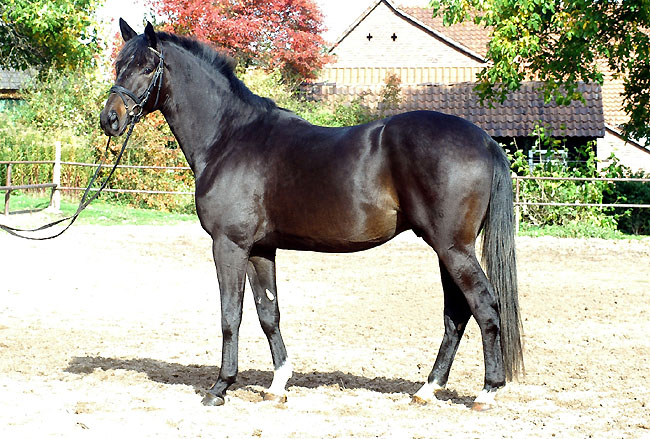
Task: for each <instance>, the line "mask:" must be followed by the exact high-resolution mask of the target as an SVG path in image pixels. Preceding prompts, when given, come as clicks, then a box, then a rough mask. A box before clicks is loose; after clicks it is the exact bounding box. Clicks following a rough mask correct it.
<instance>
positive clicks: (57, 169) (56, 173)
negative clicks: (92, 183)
mask: <svg viewBox="0 0 650 439" xmlns="http://www.w3.org/2000/svg"><path fill="white" fill-rule="evenodd" d="M43 164H49V165H53V166H54V168H53V173H52V174H53V181H52V183H42V184H31V185H17V186H16V185H13V186H12V184H11V169H12V166H13V165H43ZM0 165H6V166H7V179H6V180H7V184H6V186H0V191H6V192H7V193H6V194H5V209H4V213H5V215H7V214H8V212H9V197H10V194H11V191H14V190H21V189H46V188H51V189H52V190H53V191H54V193H53V196H52V203H51V207H52V208H54V209H57V210H58V209H59V201H58V200H59V193H60V192H61V191H70V192H75V191H83V190H85V189H86V188H82V187H70V186H61V181H60V176H61V166H62V165H65V166H81V167H96V166H97V164H92V163H79V162H63V161H61V144H60V142H56V153H55V160H26V161H0ZM102 166H103V167H112V166H113V165H108V164H107V165H102ZM117 168H118V169H151V170H159V171H170V170H172V171H187V170H190V168H189V167H188V166H142V165H118V166H117ZM512 178H513V180H514V183H515V184H514V186H515V187H514V192H515V194H514V195H515V199H514V204H515V213H516V216H517V225H518V224H519V218H520V214H521V207H522V206H557V207H560V206H570V207H599V208H604V207H623V208H640V209H647V208H650V204H629V203H627V204H624V203H566V202H533V201H525V200H521V192H520V185H521V183H520V182H521V181H523V180H540V181H548V180H556V181H585V182H594V181H606V182H641V183H650V179H648V178H607V177H584V178H583V177H533V176H518V175H513V176H512ZM93 190H96V189H93ZM104 190H105V191H107V192H116V193H139V194H165V195H193V194H194V192H190V191H159V190H153V189H119V188H110V189H104Z"/></svg>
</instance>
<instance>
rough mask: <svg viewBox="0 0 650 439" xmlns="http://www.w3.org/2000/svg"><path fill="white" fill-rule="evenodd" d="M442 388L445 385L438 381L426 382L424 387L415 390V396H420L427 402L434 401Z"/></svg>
mask: <svg viewBox="0 0 650 439" xmlns="http://www.w3.org/2000/svg"><path fill="white" fill-rule="evenodd" d="M441 389H444V387H442V386H441V385H439V384H438V383H425V384H424V385H423V386H422V387H420V390H418V391H417V392H415V395H413V397H414V398H415V397H418V398H420V399H422V400H423V401H426V402H429V401H433V398H434V395H435V394H436V392H437V391H438V390H441Z"/></svg>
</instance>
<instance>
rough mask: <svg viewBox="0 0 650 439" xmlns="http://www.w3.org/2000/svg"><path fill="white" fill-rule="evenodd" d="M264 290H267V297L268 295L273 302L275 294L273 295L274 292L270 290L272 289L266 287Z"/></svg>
mask: <svg viewBox="0 0 650 439" xmlns="http://www.w3.org/2000/svg"><path fill="white" fill-rule="evenodd" d="M264 290H265V291H266V297H268V298H269V300H270V301H271V302H273V301H274V300H275V296H274V295H273V293H272V292H270V291H269V290H268V288H265V289H264Z"/></svg>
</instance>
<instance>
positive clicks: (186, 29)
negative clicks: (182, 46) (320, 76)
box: [148, 0, 329, 79]
mask: <svg viewBox="0 0 650 439" xmlns="http://www.w3.org/2000/svg"><path fill="white" fill-rule="evenodd" d="M148 1H149V3H150V4H151V6H152V7H153V9H154V10H155V11H156V12H157V14H158V15H159V16H161V17H162V18H163V21H164V23H165V24H164V29H165V30H168V31H173V32H175V33H178V34H185V35H192V36H194V37H196V38H198V39H201V40H204V41H208V42H211V43H213V44H214V45H216V46H217V47H219V48H222V49H223V50H225V51H226V52H228V53H229V54H230V55H231V56H234V57H235V58H236V59H237V60H238V61H239V63H240V64H243V65H244V66H251V65H256V66H260V67H262V68H264V69H267V70H272V69H280V70H281V72H282V73H283V76H285V77H288V78H292V79H297V78H301V79H312V78H315V77H316V73H317V72H318V70H319V69H320V68H321V67H322V66H323V65H324V64H325V63H326V62H327V61H328V59H329V57H328V55H327V54H326V52H325V50H324V46H325V41H324V40H323V38H322V37H321V33H322V32H323V31H324V30H325V28H324V25H323V14H322V12H321V11H320V9H319V8H318V6H317V5H316V3H315V2H314V1H313V0H213V1H205V0H148Z"/></svg>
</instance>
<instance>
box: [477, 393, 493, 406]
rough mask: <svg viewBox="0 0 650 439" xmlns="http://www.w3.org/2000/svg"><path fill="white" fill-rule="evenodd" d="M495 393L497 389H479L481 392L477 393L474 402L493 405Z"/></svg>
mask: <svg viewBox="0 0 650 439" xmlns="http://www.w3.org/2000/svg"><path fill="white" fill-rule="evenodd" d="M496 395H497V391H496V390H493V391H491V392H488V391H487V390H485V389H483V390H481V393H479V394H478V396H477V397H476V399H475V400H474V403H478V404H485V405H488V406H494V405H496V401H495V399H494V398H495V397H496Z"/></svg>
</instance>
